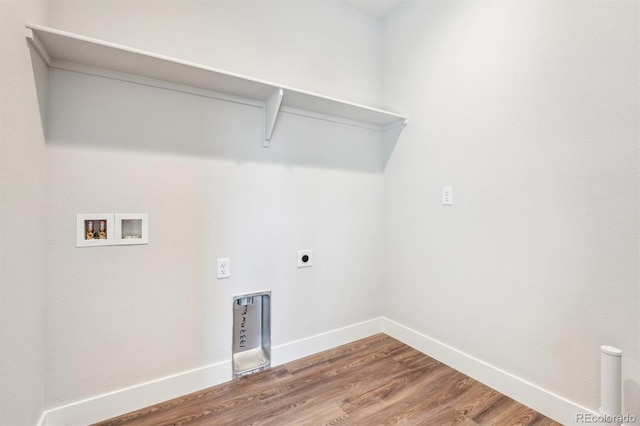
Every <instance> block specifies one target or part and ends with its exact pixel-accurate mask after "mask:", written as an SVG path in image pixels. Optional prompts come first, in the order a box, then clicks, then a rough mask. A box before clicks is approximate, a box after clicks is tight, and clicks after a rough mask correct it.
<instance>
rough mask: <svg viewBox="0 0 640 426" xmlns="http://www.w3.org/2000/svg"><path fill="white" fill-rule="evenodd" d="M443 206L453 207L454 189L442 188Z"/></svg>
mask: <svg viewBox="0 0 640 426" xmlns="http://www.w3.org/2000/svg"><path fill="white" fill-rule="evenodd" d="M442 205H443V206H451V205H453V188H452V187H450V186H443V187H442Z"/></svg>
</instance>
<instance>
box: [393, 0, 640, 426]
mask: <svg viewBox="0 0 640 426" xmlns="http://www.w3.org/2000/svg"><path fill="white" fill-rule="evenodd" d="M637 8H638V3H637V2H633V1H598V2H574V1H558V2H553V1H535V2H533V1H525V2H503V1H496V2H492V1H482V2H478V1H469V2H465V1H407V2H405V3H403V4H401V5H400V7H398V8H397V9H396V10H395V11H394V13H393V14H392V15H391V16H389V17H388V18H387V19H386V20H385V21H384V26H383V33H384V35H383V39H384V64H385V68H384V69H385V71H384V89H385V92H384V100H385V104H386V107H388V108H390V109H392V110H398V111H402V112H403V113H404V114H407V115H408V116H409V117H410V125H409V127H407V129H406V130H405V132H404V134H403V136H402V138H401V140H400V142H399V143H398V145H397V146H396V148H395V151H394V153H393V155H392V157H391V159H390V161H389V163H388V165H387V168H386V170H385V224H386V225H385V239H386V240H385V259H386V261H387V262H390V263H391V264H394V265H396V268H395V269H394V275H390V274H387V275H386V276H385V283H384V289H385V297H384V301H385V305H384V308H383V310H384V312H385V315H386V316H388V317H390V318H391V319H393V320H395V321H398V322H400V323H402V324H404V325H406V326H409V327H412V328H414V329H416V330H417V331H419V332H421V333H424V334H426V335H428V336H430V337H432V338H434V339H437V340H439V341H441V342H443V343H445V344H448V345H450V346H452V347H454V348H457V349H459V350H461V351H462V352H465V353H467V354H469V355H471V356H473V357H476V358H478V359H480V360H482V361H485V362H487V363H489V364H491V365H494V366H497V367H498V368H500V369H502V370H504V371H506V372H507V373H511V374H514V375H516V376H518V377H520V378H522V379H524V380H527V381H529V382H531V383H533V384H535V385H537V386H540V387H542V388H544V389H546V390H548V391H550V392H553V393H556V394H558V395H560V396H563V397H566V398H568V399H570V400H572V401H575V402H577V403H579V404H581V405H583V406H586V407H589V408H590V409H592V410H594V411H597V410H598V407H599V351H598V347H599V345H602V344H609V345H613V346H617V347H619V348H621V349H622V350H623V351H624V367H623V370H624V372H623V375H624V380H625V389H626V391H627V395H626V411H627V412H630V413H632V414H636V415H637V414H638V411H639V410H640V408H639V407H638V399H639V398H638V395H639V394H640V392H638V389H639V385H638V384H639V383H640V376H639V375H638V368H639V367H640V363H639V362H638V356H639V354H638V347H639V346H638V344H639V342H638V324H639V317H638V306H639V305H640V300H639V297H638V267H639V264H638V231H639V228H638V207H639V205H638V194H639V186H638V185H639V179H638V170H639V168H638V142H639V141H638V115H639V97H638V93H639V84H638V76H639V69H638V63H639V56H638V55H639V53H638V52H639V46H638V10H637ZM449 185H450V186H453V193H454V196H453V198H454V205H453V206H450V207H444V206H442V205H441V187H442V186H449Z"/></svg>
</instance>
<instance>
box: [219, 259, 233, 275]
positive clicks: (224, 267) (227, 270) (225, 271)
mask: <svg viewBox="0 0 640 426" xmlns="http://www.w3.org/2000/svg"><path fill="white" fill-rule="evenodd" d="M230 276H231V267H230V265H229V258H225V259H218V278H229V277H230Z"/></svg>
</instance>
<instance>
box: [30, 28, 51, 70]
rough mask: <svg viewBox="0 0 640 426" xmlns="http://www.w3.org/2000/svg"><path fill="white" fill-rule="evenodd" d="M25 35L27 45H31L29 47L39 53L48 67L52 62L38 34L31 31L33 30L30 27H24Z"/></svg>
mask: <svg viewBox="0 0 640 426" xmlns="http://www.w3.org/2000/svg"><path fill="white" fill-rule="evenodd" d="M25 35H26V37H27V41H28V42H29V45H31V47H33V48H34V49H35V50H36V52H38V55H40V57H41V58H42V60H43V61H44V63H45V64H47V66H48V67H50V66H51V62H52V61H51V56H49V52H47V49H46V48H45V47H44V44H42V42H41V41H40V39H39V38H38V36H37V35H35V34H34V33H33V30H32V29H31V28H26V29H25Z"/></svg>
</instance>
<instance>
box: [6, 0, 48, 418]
mask: <svg viewBox="0 0 640 426" xmlns="http://www.w3.org/2000/svg"><path fill="white" fill-rule="evenodd" d="M46 15H47V5H46V2H45V1H25V0H19V1H18V0H15V1H11V0H3V1H0V51H1V52H2V54H1V55H0V188H1V190H0V235H1V236H2V237H1V238H0V424H3V425H18V426H19V425H32V424H35V423H36V422H37V421H38V418H39V417H40V415H41V414H42V410H43V400H44V372H43V364H44V337H43V336H44V323H43V301H44V247H43V242H44V199H45V183H44V164H45V148H44V135H43V131H42V126H41V124H40V116H39V110H38V102H37V94H36V82H35V79H34V70H33V69H32V57H31V56H30V54H29V49H28V48H27V44H26V41H25V37H24V23H25V22H27V21H30V22H38V23H41V24H44V23H46ZM33 60H34V63H35V67H36V75H42V71H43V68H42V64H41V63H39V59H38V58H37V57H35V58H33ZM41 82H42V81H41Z"/></svg>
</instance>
